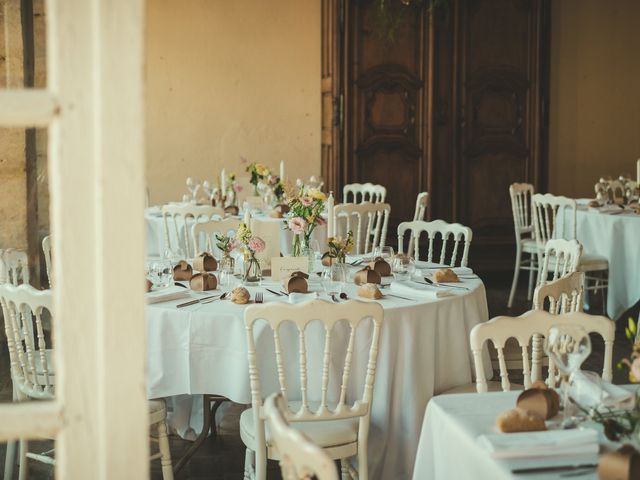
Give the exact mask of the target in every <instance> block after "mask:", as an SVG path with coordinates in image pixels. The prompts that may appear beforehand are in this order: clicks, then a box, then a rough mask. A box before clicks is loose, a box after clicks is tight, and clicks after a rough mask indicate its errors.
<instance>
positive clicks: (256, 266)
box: [236, 222, 266, 282]
mask: <svg viewBox="0 0 640 480" xmlns="http://www.w3.org/2000/svg"><path fill="white" fill-rule="evenodd" d="M236 240H237V241H238V242H239V243H240V244H241V245H242V251H243V253H244V258H245V266H244V275H243V279H244V281H246V282H257V281H259V280H260V279H261V278H262V272H261V270H260V263H259V262H258V259H257V258H256V253H261V252H263V251H264V249H265V248H266V244H265V243H264V240H263V239H261V238H260V237H257V236H255V235H253V233H252V232H251V229H250V228H249V227H248V226H247V225H246V224H245V223H244V222H242V223H240V226H239V227H238V231H237V232H236Z"/></svg>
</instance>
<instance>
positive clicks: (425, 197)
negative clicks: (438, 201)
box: [413, 192, 429, 222]
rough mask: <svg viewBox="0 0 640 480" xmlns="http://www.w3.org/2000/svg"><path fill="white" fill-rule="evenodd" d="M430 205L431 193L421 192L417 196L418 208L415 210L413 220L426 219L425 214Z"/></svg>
mask: <svg viewBox="0 0 640 480" xmlns="http://www.w3.org/2000/svg"><path fill="white" fill-rule="evenodd" d="M428 206H429V193H427V192H420V193H419V194H418V196H417V197H416V209H415V211H414V212H413V221H414V222H415V221H417V220H424V216H425V214H426V213H427V207H428Z"/></svg>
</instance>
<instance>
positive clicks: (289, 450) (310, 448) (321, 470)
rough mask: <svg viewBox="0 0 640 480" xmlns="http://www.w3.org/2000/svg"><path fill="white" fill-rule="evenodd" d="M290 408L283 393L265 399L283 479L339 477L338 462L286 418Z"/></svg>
mask: <svg viewBox="0 0 640 480" xmlns="http://www.w3.org/2000/svg"><path fill="white" fill-rule="evenodd" d="M287 410H288V407H287V404H286V403H285V401H284V397H283V396H282V394H280V393H274V394H272V395H270V396H269V397H268V398H267V399H266V401H265V402H264V407H263V411H264V414H265V419H266V424H267V428H268V429H269V432H270V434H271V441H272V443H273V448H274V450H275V451H276V452H278V456H279V458H280V471H281V473H282V479H283V480H307V479H310V478H316V479H318V480H338V471H337V470H336V464H335V462H334V461H333V460H331V457H329V455H327V454H326V453H325V451H324V450H322V448H320V447H318V446H317V445H315V444H314V443H313V442H312V441H311V440H309V439H308V438H307V437H306V436H305V435H303V434H302V433H301V432H299V431H298V430H296V429H295V428H292V427H291V426H290V425H289V422H287V420H286V418H285V417H286V412H287Z"/></svg>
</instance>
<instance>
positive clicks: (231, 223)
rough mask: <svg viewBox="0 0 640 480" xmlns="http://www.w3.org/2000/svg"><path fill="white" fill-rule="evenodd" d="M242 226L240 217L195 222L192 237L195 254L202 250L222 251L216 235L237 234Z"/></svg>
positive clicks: (213, 252)
mask: <svg viewBox="0 0 640 480" xmlns="http://www.w3.org/2000/svg"><path fill="white" fill-rule="evenodd" d="M239 226H240V219H238V218H225V219H221V220H207V221H206V222H198V223H194V224H193V225H192V226H191V239H192V240H193V251H194V253H195V255H198V254H199V253H200V252H209V253H211V254H215V253H218V254H219V253H220V252H219V249H218V247H217V246H216V235H230V234H231V235H235V234H236V232H237V230H238V227H239Z"/></svg>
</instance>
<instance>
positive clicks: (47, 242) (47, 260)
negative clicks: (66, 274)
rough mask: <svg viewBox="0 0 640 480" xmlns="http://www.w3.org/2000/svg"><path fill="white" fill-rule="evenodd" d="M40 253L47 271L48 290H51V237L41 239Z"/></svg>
mask: <svg viewBox="0 0 640 480" xmlns="http://www.w3.org/2000/svg"><path fill="white" fill-rule="evenodd" d="M42 253H43V254H44V265H45V267H46V269H47V280H49V288H53V270H52V269H51V235H47V236H46V237H44V238H43V239H42Z"/></svg>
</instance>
